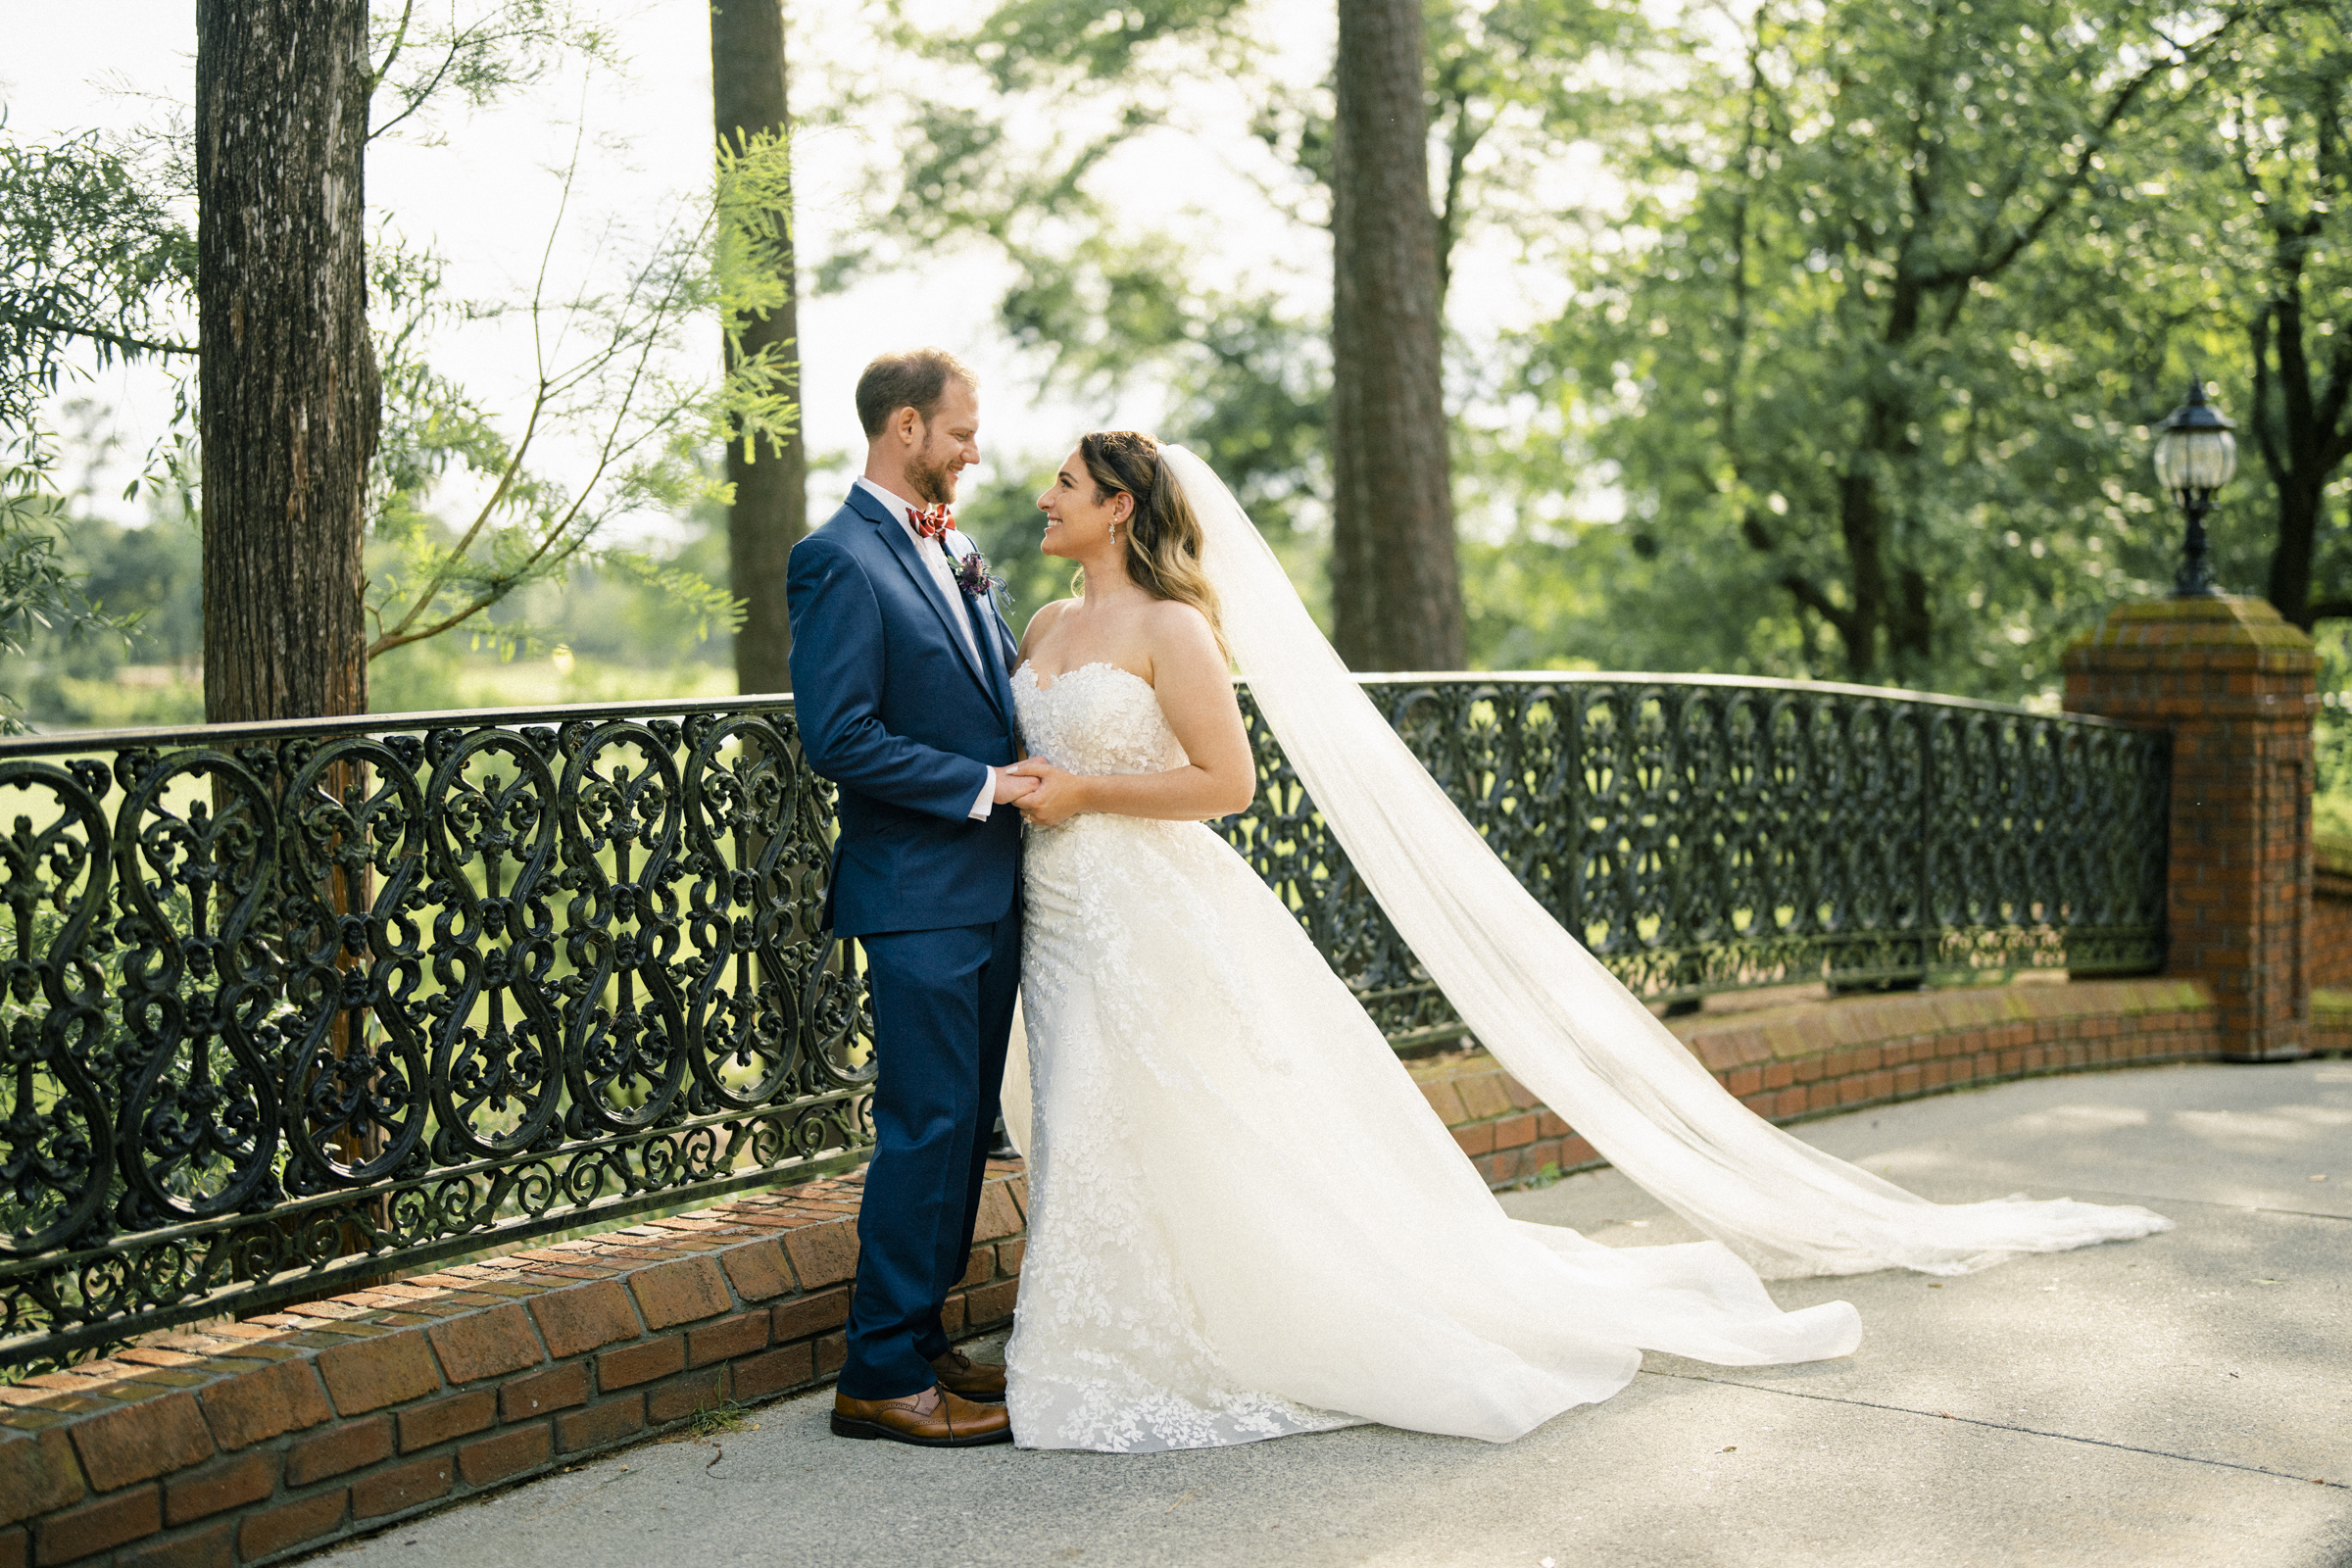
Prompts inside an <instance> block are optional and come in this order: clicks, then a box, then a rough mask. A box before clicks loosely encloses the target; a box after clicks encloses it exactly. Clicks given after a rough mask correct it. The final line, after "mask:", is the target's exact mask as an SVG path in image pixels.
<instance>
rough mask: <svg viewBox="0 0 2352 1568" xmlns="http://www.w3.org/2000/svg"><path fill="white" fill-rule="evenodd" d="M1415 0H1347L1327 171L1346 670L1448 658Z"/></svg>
mask: <svg viewBox="0 0 2352 1568" xmlns="http://www.w3.org/2000/svg"><path fill="white" fill-rule="evenodd" d="M1421 31H1422V24H1421V7H1420V4H1419V0H1345V3H1343V4H1342V5H1341V7H1340V49H1339V63H1338V70H1337V73H1336V75H1337V83H1338V113H1337V115H1336V117H1335V120H1334V123H1333V127H1332V132H1333V134H1332V170H1331V250H1332V280H1333V287H1332V313H1331V362H1332V385H1331V468H1332V545H1331V608H1332V626H1333V632H1332V641H1333V644H1334V646H1336V647H1337V648H1338V649H1339V651H1340V657H1341V658H1342V659H1345V660H1346V661H1347V662H1348V664H1349V665H1351V666H1352V667H1354V668H1356V669H1457V668H1459V667H1460V666H1461V662H1462V588H1461V580H1460V576H1459V572H1458V567H1457V565H1456V563H1455V559H1454V546H1453V495H1452V480H1451V473H1450V470H1449V468H1448V466H1447V462H1446V401H1445V388H1444V369H1445V366H1444V360H1443V357H1442V344H1443V340H1444V336H1445V325H1444V322H1443V321H1442V320H1441V319H1440V304H1439V301H1440V298H1441V286H1440V283H1439V276H1438V221H1437V215H1436V214H1435V212H1434V211H1433V210H1432V209H1431V207H1430V201H1429V120H1428V110H1427V104H1426V101H1425V99H1424V96H1423V82H1422V73H1421Z"/></svg>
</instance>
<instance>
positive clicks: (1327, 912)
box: [1219, 673, 2169, 1049]
mask: <svg viewBox="0 0 2352 1568" xmlns="http://www.w3.org/2000/svg"><path fill="white" fill-rule="evenodd" d="M1364 686H1365V688H1366V690H1367V691H1368V692H1369V693H1370V694H1371V695H1372V697H1373V699H1374V700H1375V701H1376V702H1377V703H1379V704H1380V705H1381V707H1382V708H1383V710H1384V711H1386V713H1387V715H1388V718H1389V721H1390V723H1391V724H1393V725H1394V726H1395V727H1396V729H1397V732H1398V733H1399V734H1400V735H1402V736H1403V737H1404V739H1405V741H1406V743H1407V744H1408V745H1410V746H1411V748H1412V750H1413V752H1414V754H1415V755H1416V756H1418V757H1419V758H1420V759H1421V760H1422V762H1423V763H1424V764H1425V765H1426V766H1428V768H1429V769H1430V771H1431V772H1432V773H1433V774H1434V775H1435V776H1436V777H1437V779H1438V781H1439V783H1441V784H1442V785H1443V786H1444V787H1445V789H1446V793H1447V795H1449V796H1450V797H1451V798H1452V800H1453V802H1454V804H1455V805H1457V806H1459V807H1460V808H1461V809H1462V810H1463V812H1464V813H1465V814H1466V815H1467V816H1468V817H1469V818H1470V820H1471V822H1472V823H1473V824H1475V825H1476V826H1477V828H1478V829H1479V831H1480V832H1481V833H1483V834H1484V835H1485V836H1486V838H1487V842H1488V843H1489V844H1490V845H1492V846H1493V847H1494V849H1495V853H1496V854H1497V855H1499V856H1500V857H1501V858H1502V859H1503V861H1504V862H1505V863H1506V864H1508V865H1509V866H1510V867H1511V869H1512V871H1513V872H1514V873H1516V874H1517V876H1518V877H1519V880H1520V881H1521V883H1522V884H1524V885H1525V886H1526V887H1527V889H1528V891H1529V892H1531V893H1533V894H1534V895H1535V897H1536V899H1537V900H1538V902H1540V903H1541V904H1542V905H1543V906H1544V908H1546V909H1547V910H1549V911H1550V912H1551V914H1552V915H1553V916H1554V917H1555V918H1556V919H1558V920H1559V921H1560V922H1561V924H1563V925H1564V926H1566V927H1567V928H1568V930H1569V931H1571V932H1572V933H1574V934H1575V935H1576V936H1578V937H1579V938H1580V939H1582V940H1583V941H1584V942H1585V944H1586V945H1587V946H1588V947H1589V948H1591V949H1592V951H1593V953H1594V954H1595V955H1596V956H1598V957H1599V958H1600V959H1601V961H1602V962H1603V963H1605V964H1607V965H1608V966H1609V968H1610V969H1611V970H1613V971H1614V972H1615V973H1616V974H1617V976H1618V977H1619V978H1620V979H1622V980H1623V981H1625V983H1626V984H1627V985H1628V986H1630V987H1631V988H1632V989H1633V990H1634V991H1636V992H1637V993H1639V994H1641V995H1642V996H1645V997H1649V998H1653V999H1659V1000H1663V1001H1666V1002H1669V1003H1676V1002H1687V1001H1690V1000H1691V999H1695V998H1698V997H1701V996H1704V995H1707V994H1709V993H1711V992H1720V991H1731V990H1738V989H1741V988H1746V987H1760V986H1772V985H1785V984H1790V983H1795V982H1820V981H1827V982H1829V983H1830V984H1832V985H1833V986H1837V987H1841V988H1849V987H1850V988H1865V987H1896V986H1905V985H1915V984H1918V983H1920V982H1921V981H1924V980H1940V981H1947V982H1948V981H1952V980H1957V979H1962V978H1965V977H1969V976H1971V975H1972V974H1975V973H1980V972H1984V971H2000V970H2008V969H2013V968H2024V967H2050V966H2058V965H2063V966H2065V967H2067V968H2069V969H2070V970H2072V971H2073V972H2074V973H2077V974H2130V973H2142V972H2145V971H2147V970H2150V969H2153V968H2156V967H2157V966H2158V965H2159V964H2161V962H2162V961H2163V956H2164V901H2165V885H2164V879H2165V858H2166V845H2167V814H2166V813H2167V809H2168V807H2167V780H2168V778H2169V761H2168V750H2167V741H2166V738H2165V737H2164V736H2163V735H2161V734H2158V733H2153V732H2150V731H2146V730H2140V729H2134V728H2131V727H2129V726H2126V725H2122V724H2117V723H2112V722H2109V721H2106V720H2102V719H2093V718H2083V717H2079V716H2075V715H2071V714H2068V715H2060V714H2049V713H2036V712H2033V711H2028V710H2025V709H2019V708H2006V707H2000V706H1997V705H1994V704H1989V703H1977V702H1969V701H1966V700H1963V699H1958V698H1949V697H1934V696H1927V695H1923V694H1919V693H1914V692H1903V691H1887V690H1879V689H1874V688H1870V687H1860V686H1836V685H1817V684H1810V683H1800V682H1793V681H1772V680H1752V679H1742V678H1731V677H1716V676H1698V675H1615V674H1593V675H1587V674H1568V673H1562V674H1540V675H1495V676H1478V677H1453V676H1423V675H1395V676H1385V675H1384V676H1370V677H1366V678H1365V680H1364ZM1244 712H1245V715H1246V716H1247V718H1248V719H1249V722H1250V733H1251V738H1252V740H1253V742H1254V744H1255V746H1256V750H1257V759H1258V772H1259V778H1260V781H1261V787H1260V789H1259V793H1258V799H1257V801H1256V802H1255V804H1253V805H1252V807H1251V808H1250V810H1248V811H1246V812H1244V813H1242V814H1241V815H1240V816H1237V817H1231V818H1227V819H1226V820H1225V821H1224V822H1223V823H1221V824H1219V826H1220V827H1221V828H1222V829H1223V830H1224V832H1225V833H1226V836H1227V837H1228V839H1229V840H1230V841H1231V842H1232V843H1233V844H1234V846H1235V847H1236V848H1237V849H1239V850H1240V851H1241V852H1242V853H1243V854H1244V855H1245V856H1247V857H1249V858H1250V863H1251V864H1252V865H1254V866H1255V867H1256V868H1257V870H1258V873H1259V874H1260V875H1262V876H1263V877H1265V878H1266V880H1267V881H1268V882H1269V883H1271V884H1273V885H1274V887H1276V888H1277V889H1278V890H1279V891H1281V892H1282V893H1283V894H1284V895H1285V897H1286V898H1288V899H1289V900H1290V901H1291V903H1292V906H1293V907H1295V908H1296V909H1297V910H1298V912H1299V919H1300V921H1301V922H1302V923H1303V924H1304V925H1305V927H1306V929H1307V931H1308V933H1309V934H1310V935H1311V936H1313V938H1314V939H1315V942H1316V945H1317V946H1318V947H1320V948H1321V949H1322V951H1323V953H1324V954H1325V956H1328V957H1329V958H1330V959H1331V960H1332V963H1333V966H1334V967H1335V968H1336V969H1337V970H1338V971H1339V972H1340V974H1341V975H1342V976H1344V977H1345V978H1346V979H1347V980H1348V983H1349V984H1350V985H1351V986H1353V987H1354V988H1355V991H1356V994H1357V995H1358V996H1359V997H1361V998H1362V999H1363V1000H1364V1003H1365V1005H1367V1006H1368V1007H1369V1008H1370V1009H1371V1010H1372V1012H1373V1014H1374V1016H1375V1017H1377V1018H1378V1019H1379V1020H1380V1023H1381V1025H1382V1027H1383V1028H1384V1029H1385V1030H1386V1031H1387V1032H1388V1034H1389V1037H1390V1039H1391V1040H1392V1041H1393V1042H1395V1043H1396V1044H1397V1046H1398V1047H1399V1048H1400V1049H1404V1048H1410V1047H1413V1046H1418V1045H1424V1044H1429V1043H1434V1042H1441V1041H1445V1040H1450V1039H1455V1038H1458V1037H1460V1036H1461V1035H1462V1034H1463V1033H1464V1032H1465V1030H1464V1026H1463V1024H1462V1023H1461V1021H1460V1020H1459V1019H1458V1018H1457V1017H1456V1016H1455V1015H1454V1013H1453V1011H1452V1009H1451V1008H1450V1007H1449V1006H1448V1005H1446V999H1445V998H1444V997H1443V996H1442V995H1441V994H1440V993H1439V992H1438V990H1437V988H1436V987H1435V986H1434V985H1432V984H1431V983H1430V982H1429V978H1428V976H1427V975H1426V974H1425V973H1423V972H1422V970H1421V969H1420V968H1419V966H1418V965H1417V964H1416V963H1415V962H1414V960H1413V956H1412V954H1411V953H1410V951H1409V950H1407V949H1406V947H1405V945H1404V944H1403V942H1402V941H1401V940H1399V939H1398V937H1397V933H1396V931H1395V929H1394V928H1393V927H1392V926H1391V925H1390V924H1389V921H1388V919H1387V918H1386V917H1385V916H1384V915H1383V914H1382V913H1381V911H1380V907H1379V906H1378V905H1377V904H1376V903H1374V902H1373V900H1372V898H1371V896H1370V894H1369V892H1368V891H1367V890H1366V889H1365V888H1364V887H1363V885H1362V884H1361V883H1360V882H1358V881H1357V880H1356V879H1355V877H1354V875H1353V873H1352V871H1351V870H1350V868H1349V867H1348V858H1347V856H1346V854H1345V853H1344V852H1343V851H1342V850H1341V848H1340V846H1339V845H1338V844H1337V843H1336V842H1334V840H1333V839H1332V837H1331V835H1330V833H1329V831H1328V830H1327V829H1326V827H1325V826H1324V824H1323V822H1322V819H1321V818H1320V817H1319V816H1318V815H1316V813H1315V810H1314V807H1313V803H1312V802H1311V801H1309V800H1307V799H1306V798H1305V796H1304V794H1303V792H1302V791H1301V790H1300V788H1299V783H1298V779H1297V775H1296V774H1294V773H1293V772H1292V771H1291V769H1290V767H1289V764H1288V763H1287V762H1286V761H1285V760H1284V759H1283V757H1282V754H1281V749H1280V747H1279V746H1277V745H1276V744H1275V742H1274V739H1273V737H1272V735H1271V734H1270V733H1269V732H1268V731H1267V729H1266V727H1265V724H1264V722H1263V721H1262V720H1261V719H1260V718H1259V716H1258V715H1257V713H1256V711H1255V710H1254V709H1253V708H1251V707H1250V705H1249V703H1248V701H1247V696H1246V694H1245V702H1244Z"/></svg>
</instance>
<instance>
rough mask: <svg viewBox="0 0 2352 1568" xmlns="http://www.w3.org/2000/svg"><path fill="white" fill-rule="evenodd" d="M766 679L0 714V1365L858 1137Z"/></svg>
mask: <svg viewBox="0 0 2352 1568" xmlns="http://www.w3.org/2000/svg"><path fill="white" fill-rule="evenodd" d="M830 821H831V807H830V793H829V791H828V789H827V788H826V787H825V786H824V785H823V784H822V783H821V782H820V781H818V780H817V779H815V778H814V777H813V776H812V775H811V774H809V772H808V770H807V768H806V766H805V765H803V763H802V762H801V760H800V755H799V749H798V745H797V743H796V739H795V730H794V725H793V720H792V716H791V713H790V710H789V705H788V704H775V703H769V704H706V705H687V706H676V705H668V706H663V707H660V708H648V707H631V706H613V707H605V708H589V709H580V708H575V709H564V710H556V711H546V712H521V711H499V712H495V713H465V714H442V715H418V716H409V715H397V716H388V717H374V718H368V719H365V720H353V721H312V722H301V723H288V724H275V725H253V726H238V727H218V728H210V729H201V730H188V731H179V732H127V733H123V734H116V735H105V736H81V737H61V738H58V739H55V740H36V741H13V742H9V743H6V744H4V745H0V823H5V824H6V832H5V837H4V838H0V904H5V907H6V915H5V918H7V919H8V921H9V922H10V927H11V928H10V930H9V932H8V933H7V935H8V944H7V947H8V951H7V956H6V959H5V973H6V995H5V999H4V1000H0V1017H4V1019H5V1027H6V1046H5V1051H6V1069H7V1070H6V1074H5V1078H4V1079H0V1364H5V1363H7V1362H10V1361H22V1360H24V1359H26V1358H27V1357H30V1356H34V1355H38V1356H40V1357H42V1358H44V1359H47V1358H54V1357H56V1356H58V1355H60V1354H65V1353H70V1352H72V1351H73V1349H74V1348H77V1347H81V1346H86V1345H91V1344H96V1343H101V1342H105V1341H111V1340H117V1339H120V1338H123V1337H124V1336H125V1335H126V1334H128V1333H132V1332H137V1331H143V1330H146V1329H150V1328H155V1327H161V1326H165V1325H168V1324H171V1323H173V1322H179V1321H186V1320H188V1319H191V1318H194V1317H198V1316H209V1315H214V1314H218V1313H221V1312H222V1311H225V1310H229V1309H235V1310H239V1311H246V1310H251V1309H254V1308H258V1307H263V1306H266V1305H268V1304H270V1303H271V1302H272V1301H276V1300H282V1299H291V1298H294V1297H297V1296H313V1295H319V1294H327V1293H331V1292H333V1291H336V1290H344V1289H352V1288H355V1287H356V1286H357V1285H359V1284H361V1283H364V1282H365V1281H366V1280H367V1279H368V1278H369V1277H370V1276H373V1275H378V1274H380V1273H381V1272H382V1271H383V1270H384V1268H385V1267H386V1262H385V1259H386V1257H387V1256H389V1255H392V1254H398V1258H399V1261H400V1263H401V1265H402V1266H404V1267H406V1266H412V1265H415V1264H419V1263H425V1262H430V1261H432V1260H435V1259H438V1258H445V1257H449V1256H453V1255H456V1254H458V1253H462V1252H467V1251H475V1250H480V1249H481V1248H483V1247H484V1246H485V1245H486V1244H487V1243H489V1242H493V1241H506V1240H509V1239H512V1238H517V1237H522V1236H529V1235H534V1234H546V1233H550V1232H554V1231H559V1230H564V1229H567V1228H572V1227H577V1226H580V1225H583V1224H586V1223H591V1222H597V1221H602V1220H606V1219H610V1218H612V1217H614V1216H619V1215H625V1214H629V1213H632V1212H641V1211H644V1210H647V1209H651V1208H655V1207H659V1206H663V1205H667V1204H674V1203H677V1202H680V1201H685V1200H687V1199H692V1198H702V1197H705V1196H708V1195H712V1194H716V1193H721V1192H725V1191H727V1190H730V1189H733V1188H739V1187H745V1186H749V1185H753V1184H756V1183H770V1182H773V1181H776V1180H778V1179H779V1178H782V1177H785V1176H788V1175H799V1174H803V1173H814V1172H817V1171H821V1170H824V1169H828V1168H832V1167H834V1166H836V1165H841V1164H846V1163H848V1162H849V1161H851V1160H853V1159H854V1158H856V1157H857V1152H858V1148H859V1146H861V1145H862V1144H864V1143H866V1142H867V1141H868V1133H867V1127H866V1124H865V1119H864V1118H865V1092H866V1086H867V1084H868V1083H869V1081H870V1078H871V1074H872V1060H871V1055H872V1054H871V1050H870V1046H869V1045H868V1043H867V1036H866V1029H865V1024H864V1017H863V1008H862V1000H861V994H860V990H859V984H858V976H857V974H856V971H855V968H854V966H849V965H845V964H844V963H842V962H841V961H840V960H839V959H838V958H837V957H836V956H835V954H834V951H833V946H832V943H831V942H830V940H829V938H828V937H827V936H826V935H825V933H823V932H822V931H820V930H819V929H818V924H819V918H820V915H821V909H822V898H823V893H824V882H825V875H826V856H827V847H828V840H829V837H830Z"/></svg>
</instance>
